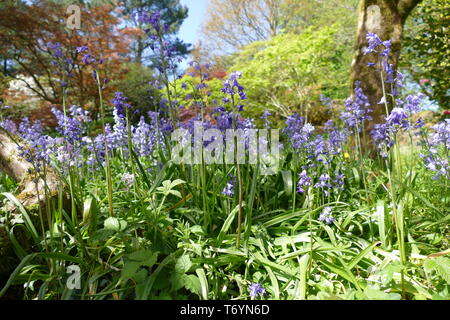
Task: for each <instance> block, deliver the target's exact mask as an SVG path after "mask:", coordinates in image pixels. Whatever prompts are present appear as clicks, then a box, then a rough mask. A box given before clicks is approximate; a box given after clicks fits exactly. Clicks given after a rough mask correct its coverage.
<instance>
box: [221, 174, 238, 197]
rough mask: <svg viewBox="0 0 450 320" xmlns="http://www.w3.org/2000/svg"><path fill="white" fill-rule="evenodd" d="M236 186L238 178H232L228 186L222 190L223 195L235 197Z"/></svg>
mask: <svg viewBox="0 0 450 320" xmlns="http://www.w3.org/2000/svg"><path fill="white" fill-rule="evenodd" d="M235 184H236V177H234V176H233V177H231V179H230V180H229V181H228V182H227V184H226V186H225V187H224V188H223V190H222V194H223V195H224V196H227V197H233V196H234V186H235Z"/></svg>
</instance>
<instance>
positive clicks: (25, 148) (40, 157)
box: [17, 118, 55, 171]
mask: <svg viewBox="0 0 450 320" xmlns="http://www.w3.org/2000/svg"><path fill="white" fill-rule="evenodd" d="M18 133H19V135H20V136H21V137H22V138H23V139H24V140H25V141H26V144H23V145H20V146H18V147H17V148H18V150H19V154H18V155H19V157H22V158H24V159H25V160H27V161H28V162H30V163H32V164H33V166H34V168H35V169H36V171H39V170H40V168H41V166H42V165H44V164H48V163H49V162H50V159H51V156H52V154H53V146H54V145H55V139H54V138H52V137H50V136H48V135H45V134H44V128H43V126H42V124H41V122H40V121H36V122H34V123H33V124H32V125H31V124H30V120H29V119H28V118H24V119H22V122H21V123H20V124H19V130H18Z"/></svg>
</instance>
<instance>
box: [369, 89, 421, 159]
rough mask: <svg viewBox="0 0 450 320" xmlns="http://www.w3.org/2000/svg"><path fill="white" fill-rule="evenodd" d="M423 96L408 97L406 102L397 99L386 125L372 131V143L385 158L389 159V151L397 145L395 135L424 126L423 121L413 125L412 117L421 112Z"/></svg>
mask: <svg viewBox="0 0 450 320" xmlns="http://www.w3.org/2000/svg"><path fill="white" fill-rule="evenodd" d="M422 98H423V95H421V94H418V95H408V96H407V97H406V98H405V100H404V101H403V100H400V99H396V100H395V101H396V105H397V107H395V108H394V109H392V111H391V113H390V114H389V115H388V116H387V117H386V121H385V122H384V123H379V124H375V126H374V129H373V130H372V131H371V133H370V134H371V136H372V141H373V143H374V144H375V146H376V147H377V149H378V151H379V152H380V155H381V156H382V157H383V158H386V157H387V154H388V150H389V149H390V148H391V147H392V146H393V145H394V143H395V134H396V133H397V132H399V131H401V130H403V131H408V130H412V129H419V128H421V127H422V126H423V122H422V121H421V119H419V120H417V121H416V123H415V124H413V123H412V116H413V115H414V114H416V113H417V112H419V111H420V110H421V108H420V104H421V101H422Z"/></svg>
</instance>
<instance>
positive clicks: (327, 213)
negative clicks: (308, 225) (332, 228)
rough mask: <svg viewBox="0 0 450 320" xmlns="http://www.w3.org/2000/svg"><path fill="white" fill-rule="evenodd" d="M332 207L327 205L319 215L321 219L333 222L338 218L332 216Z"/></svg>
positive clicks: (329, 222)
mask: <svg viewBox="0 0 450 320" xmlns="http://www.w3.org/2000/svg"><path fill="white" fill-rule="evenodd" d="M331 211H332V209H331V207H325V208H324V209H323V211H322V213H321V214H320V216H319V221H322V222H325V223H326V224H332V223H333V222H334V221H336V219H335V218H334V217H333V216H332V213H331Z"/></svg>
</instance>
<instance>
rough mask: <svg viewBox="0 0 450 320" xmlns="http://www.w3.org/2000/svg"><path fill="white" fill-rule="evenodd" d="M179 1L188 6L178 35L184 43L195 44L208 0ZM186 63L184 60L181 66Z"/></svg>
mask: <svg viewBox="0 0 450 320" xmlns="http://www.w3.org/2000/svg"><path fill="white" fill-rule="evenodd" d="M180 2H181V4H183V5H185V6H187V7H188V8H189V12H188V17H187V18H186V20H184V22H183V24H182V25H181V28H180V31H179V33H178V37H179V38H180V39H181V40H183V41H184V42H186V43H191V44H193V45H195V43H196V42H197V40H198V39H199V30H200V26H201V24H202V23H203V18H204V16H205V12H206V7H207V6H208V0H181V1H180ZM186 64H187V62H186V61H185V62H184V63H183V64H182V65H181V68H182V69H184V68H185V66H186Z"/></svg>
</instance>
